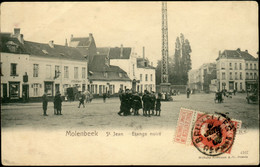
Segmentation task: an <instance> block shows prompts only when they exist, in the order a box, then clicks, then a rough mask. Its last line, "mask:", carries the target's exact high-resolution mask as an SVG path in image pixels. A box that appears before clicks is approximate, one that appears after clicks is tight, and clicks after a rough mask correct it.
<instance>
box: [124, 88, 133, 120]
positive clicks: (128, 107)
mask: <svg viewBox="0 0 260 167" xmlns="http://www.w3.org/2000/svg"><path fill="white" fill-rule="evenodd" d="M131 96H132V94H131V93H130V90H129V89H126V93H125V99H124V101H125V106H124V116H127V115H131V113H130V110H131V107H132V100H131Z"/></svg>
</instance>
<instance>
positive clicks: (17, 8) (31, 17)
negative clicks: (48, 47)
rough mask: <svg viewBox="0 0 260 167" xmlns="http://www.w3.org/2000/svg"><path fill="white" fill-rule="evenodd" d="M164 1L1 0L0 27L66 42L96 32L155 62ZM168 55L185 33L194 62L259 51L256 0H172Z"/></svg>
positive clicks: (105, 42) (99, 39)
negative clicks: (10, 0)
mask: <svg viewBox="0 0 260 167" xmlns="http://www.w3.org/2000/svg"><path fill="white" fill-rule="evenodd" d="M161 17H162V16H161V2H77V3H76V2H56V3H50V2H45V3H43V2H37V3H35V2H34V3H32V2H26V3H24V2H23V3H21V2H13V3H7V2H6V3H2V4H1V32H13V29H14V28H21V33H22V34H24V38H25V40H27V41H34V42H41V43H47V42H48V41H50V40H54V43H56V44H61V45H64V43H65V38H68V40H69V38H70V35H71V34H73V35H74V36H75V37H84V36H88V35H89V33H92V34H93V36H94V38H95V42H96V45H97V47H105V46H110V47H115V46H118V47H119V46H120V45H121V44H123V45H124V46H126V47H134V48H135V51H136V52H137V53H138V54H139V55H142V47H143V46H145V53H146V57H148V58H149V59H150V60H151V61H153V62H154V64H156V62H157V60H159V59H161V45H162V44H161V43H162V42H161V36H162V33H161ZM168 31H169V56H173V54H174V49H175V48H174V47H175V40H176V37H177V36H179V35H180V33H183V34H184V36H185V38H186V39H188V40H189V41H190V45H191V48H192V53H191V58H192V68H193V69H195V68H198V67H200V66H201V65H202V64H203V63H207V62H214V61H215V59H216V58H217V56H218V52H219V50H221V51H223V50H225V49H237V48H241V50H245V49H247V50H248V51H249V53H251V54H252V55H253V56H255V57H257V54H256V52H257V51H258V50H259V49H258V42H259V40H258V5H257V3H256V2H252V1H251V2H232V1H231V2H168Z"/></svg>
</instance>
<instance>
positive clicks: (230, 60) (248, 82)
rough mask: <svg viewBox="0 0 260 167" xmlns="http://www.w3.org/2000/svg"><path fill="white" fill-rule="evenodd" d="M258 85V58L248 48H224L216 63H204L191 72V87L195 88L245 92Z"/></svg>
mask: <svg viewBox="0 0 260 167" xmlns="http://www.w3.org/2000/svg"><path fill="white" fill-rule="evenodd" d="M257 85H258V58H255V57H254V56H252V55H251V54H249V53H248V50H245V51H241V50H240V48H238V49H236V50H224V51H223V52H221V51H220V52H219V55H218V58H217V59H216V64H215V63H208V64H203V65H202V66H201V67H200V68H199V69H196V70H191V71H190V72H189V87H190V88H192V89H195V90H203V91H207V90H209V91H216V90H223V89H226V90H227V91H233V90H236V91H239V92H243V91H246V90H250V89H255V88H256V87H257Z"/></svg>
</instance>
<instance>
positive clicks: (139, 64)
mask: <svg viewBox="0 0 260 167" xmlns="http://www.w3.org/2000/svg"><path fill="white" fill-rule="evenodd" d="M136 61H137V68H146V69H155V67H153V66H151V65H149V61H148V60H147V59H143V58H137V59H136ZM145 62H146V63H147V65H146V66H145Z"/></svg>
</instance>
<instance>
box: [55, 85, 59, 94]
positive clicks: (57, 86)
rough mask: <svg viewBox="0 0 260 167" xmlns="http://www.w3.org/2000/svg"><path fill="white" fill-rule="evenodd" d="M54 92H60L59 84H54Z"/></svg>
mask: <svg viewBox="0 0 260 167" xmlns="http://www.w3.org/2000/svg"><path fill="white" fill-rule="evenodd" d="M55 92H56V93H57V92H60V84H55Z"/></svg>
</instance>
